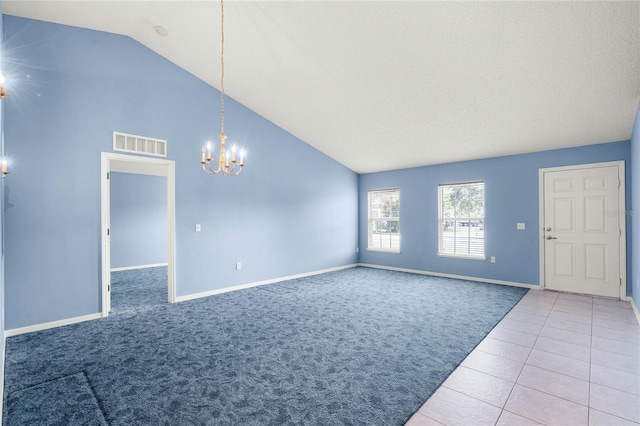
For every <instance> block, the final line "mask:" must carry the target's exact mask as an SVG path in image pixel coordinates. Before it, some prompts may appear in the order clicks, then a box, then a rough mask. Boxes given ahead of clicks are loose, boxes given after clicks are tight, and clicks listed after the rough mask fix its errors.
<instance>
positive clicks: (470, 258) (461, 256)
mask: <svg viewBox="0 0 640 426" xmlns="http://www.w3.org/2000/svg"><path fill="white" fill-rule="evenodd" d="M438 257H449V258H451V259H466V260H487V258H486V257H484V256H465V255H462V254H448V253H438Z"/></svg>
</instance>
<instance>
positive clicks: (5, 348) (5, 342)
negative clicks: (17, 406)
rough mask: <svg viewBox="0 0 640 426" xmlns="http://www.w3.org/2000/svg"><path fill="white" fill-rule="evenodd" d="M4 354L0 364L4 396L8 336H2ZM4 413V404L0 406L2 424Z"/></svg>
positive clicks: (1, 392) (2, 393)
mask: <svg viewBox="0 0 640 426" xmlns="http://www.w3.org/2000/svg"><path fill="white" fill-rule="evenodd" d="M2 342H3V344H2V354H1V355H0V356H2V361H1V364H0V395H2V396H3V398H4V360H5V354H6V353H7V338H6V336H2ZM3 414H4V404H2V407H0V425H1V424H4V423H3V422H2V417H3Z"/></svg>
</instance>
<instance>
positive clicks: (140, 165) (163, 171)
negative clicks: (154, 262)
mask: <svg viewBox="0 0 640 426" xmlns="http://www.w3.org/2000/svg"><path fill="white" fill-rule="evenodd" d="M113 172H121V173H133V174H140V175H152V176H163V177H166V179H167V182H166V183H167V185H166V194H167V197H166V199H167V203H166V206H167V207H166V209H167V211H166V223H167V225H166V232H167V238H166V248H167V267H166V269H167V272H166V275H167V280H166V283H167V292H166V293H165V295H166V298H167V300H168V302H169V303H173V302H174V301H175V296H176V291H175V163H174V162H173V161H169V160H160V159H154V158H146V157H139V156H133V155H122V154H113V153H107V152H103V153H102V155H101V178H100V181H101V191H100V194H101V217H102V220H101V236H102V255H101V258H102V303H101V305H102V316H103V317H106V316H107V315H109V311H110V310H111V291H112V285H111V284H112V283H111V264H112V259H111V194H110V192H111V185H110V174H111V173H113Z"/></svg>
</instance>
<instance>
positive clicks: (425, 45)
mask: <svg viewBox="0 0 640 426" xmlns="http://www.w3.org/2000/svg"><path fill="white" fill-rule="evenodd" d="M2 4H3V9H4V13H6V14H10V15H16V16H22V17H28V18H33V19H39V20H45V21H51V22H56V23H62V24H67V25H73V26H79V27H85V28H91V29H96V30H102V31H108V32H112V33H117V34H123V35H127V36H130V37H132V38H134V39H135V40H137V41H139V42H140V43H142V44H144V45H146V46H148V47H149V48H150V49H153V50H154V51H155V52H157V53H158V54H160V55H162V56H164V57H165V58H167V59H169V60H170V61H172V62H174V63H176V64H178V65H179V66H181V67H182V68H184V69H185V70H187V71H189V72H191V73H192V74H194V75H196V76H197V77H199V78H201V79H202V80H204V81H206V82H208V83H209V84H211V85H212V86H214V87H216V88H219V87H220V84H219V83H220V65H219V55H220V4H219V2H217V1H161V0H158V1H115V0H114V1H93V0H90V1H89V0H81V1H80V0H78V1H21V0H17V1H16V0H13V1H12V0H5V1H3V3H2ZM156 26H161V27H163V28H165V29H166V31H167V33H168V34H167V35H166V36H164V37H163V36H160V35H158V34H157V32H156V30H155V27H156ZM225 66H226V73H225V89H226V92H227V94H228V95H229V96H231V97H233V98H235V99H236V100H238V101H239V102H241V103H243V104H244V105H246V106H247V107H249V108H251V109H252V110H254V111H255V112H257V113H258V114H260V115H262V116H263V117H265V118H267V119H269V120H270V121H272V122H274V123H275V124H277V125H279V126H280V127H282V128H283V129H285V130H287V131H289V132H290V133H292V134H294V135H295V136H297V137H299V138H300V139H302V140H304V141H305V142H307V143H309V144H310V145H312V146H314V147H315V148H317V149H318V150H320V151H322V152H324V153H325V154H327V155H329V156H330V157H332V158H334V159H335V160H337V161H339V162H340V163H342V164H344V165H346V166H347V167H349V168H351V169H352V170H354V171H356V172H358V173H367V172H376V171H383V170H392V169H399V168H407V167H415V166H422V165H429V164H437V163H446V162H452V161H460V160H470V159H477V158H486V157H494V156H501V155H508V154H516V153H524V152H533V151H541V150H547V149H554V148H562V147H572V146H580V145H588V144H594V143H600V142H610V141H618V140H626V139H629V138H630V136H631V129H632V125H633V120H634V117H635V113H636V110H637V107H638V100H639V99H640V2H637V1H629V2H605V1H595V2H574V1H569V2H546V1H542V2H528V1H523V2H520V1H518V2H487V1H478V2H457V1H451V2H431V1H399V0H389V1H313V0H311V1H309V0H307V1H305V0H298V1H233V0H227V1H226V2H225ZM212 116H214V115H213V114H212Z"/></svg>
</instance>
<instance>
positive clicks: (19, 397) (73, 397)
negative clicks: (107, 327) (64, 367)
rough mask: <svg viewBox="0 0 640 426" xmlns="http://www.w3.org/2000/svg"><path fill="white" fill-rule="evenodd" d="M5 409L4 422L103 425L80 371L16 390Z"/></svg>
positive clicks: (92, 396)
mask: <svg viewBox="0 0 640 426" xmlns="http://www.w3.org/2000/svg"><path fill="white" fill-rule="evenodd" d="M5 409H6V411H5V413H4V416H5V419H6V420H5V424H6V425H7V426H13V425H15V426H24V425H104V426H106V425H107V422H106V420H105V418H104V416H103V415H102V411H101V410H100V407H99V406H98V402H97V401H96V399H95V397H94V395H93V392H92V391H91V387H90V386H89V383H88V382H87V378H86V376H85V375H84V374H83V373H76V374H73V375H70V376H66V377H61V378H59V379H54V380H51V381H48V382H45V383H41V384H39V385H35V386H31V387H28V388H26V389H23V390H19V391H16V392H14V393H12V394H11V395H9V396H8V397H7V400H6V405H5Z"/></svg>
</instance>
